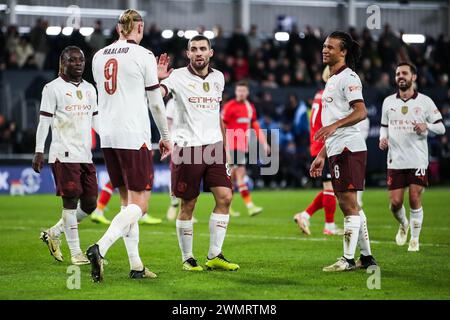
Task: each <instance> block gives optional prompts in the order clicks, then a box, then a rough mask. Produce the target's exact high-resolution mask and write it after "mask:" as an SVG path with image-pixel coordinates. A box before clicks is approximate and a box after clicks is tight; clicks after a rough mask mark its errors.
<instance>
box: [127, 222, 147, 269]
mask: <svg viewBox="0 0 450 320" xmlns="http://www.w3.org/2000/svg"><path fill="white" fill-rule="evenodd" d="M123 242H124V243H125V248H126V249H127V253H128V261H129V262H130V269H131V270H139V271H140V270H143V269H144V264H143V263H142V260H141V257H140V256H139V223H137V222H135V223H133V224H131V226H130V231H128V233H127V234H125V235H124V236H123Z"/></svg>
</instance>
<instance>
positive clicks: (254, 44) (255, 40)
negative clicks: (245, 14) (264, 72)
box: [248, 24, 262, 55]
mask: <svg viewBox="0 0 450 320" xmlns="http://www.w3.org/2000/svg"><path fill="white" fill-rule="evenodd" d="M248 44H249V48H250V54H251V55H254V54H256V52H257V51H258V49H259V48H261V44H262V40H261V38H260V37H259V34H258V26H257V25H254V24H252V25H251V27H250V31H249V33H248Z"/></svg>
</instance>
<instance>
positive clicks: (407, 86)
mask: <svg viewBox="0 0 450 320" xmlns="http://www.w3.org/2000/svg"><path fill="white" fill-rule="evenodd" d="M403 80H405V82H404V84H403V85H401V84H400V83H399V82H398V83H397V86H398V89H399V90H400V91H408V90H409V89H410V88H411V86H412V80H411V81H408V80H406V79H403Z"/></svg>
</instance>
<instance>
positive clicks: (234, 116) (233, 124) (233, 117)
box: [222, 99, 260, 152]
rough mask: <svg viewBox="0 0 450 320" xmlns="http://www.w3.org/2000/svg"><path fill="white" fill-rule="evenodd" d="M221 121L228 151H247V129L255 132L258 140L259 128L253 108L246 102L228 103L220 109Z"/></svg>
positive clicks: (234, 101)
mask: <svg viewBox="0 0 450 320" xmlns="http://www.w3.org/2000/svg"><path fill="white" fill-rule="evenodd" d="M222 120H223V122H224V124H225V128H226V131H227V146H228V149H229V150H239V151H244V152H247V151H248V138H249V133H250V132H249V131H248V130H249V129H250V128H253V129H255V130H256V135H257V137H258V138H259V134H260V128H259V125H258V121H257V117H256V109H255V106H254V105H253V104H252V103H250V102H248V101H244V102H238V101H236V100H235V99H233V100H230V101H228V102H227V103H226V104H225V105H224V106H223V108H222Z"/></svg>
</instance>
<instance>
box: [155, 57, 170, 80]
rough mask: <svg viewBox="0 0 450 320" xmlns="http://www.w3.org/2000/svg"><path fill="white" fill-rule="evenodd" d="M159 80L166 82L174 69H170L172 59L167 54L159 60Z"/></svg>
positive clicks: (157, 60)
mask: <svg viewBox="0 0 450 320" xmlns="http://www.w3.org/2000/svg"><path fill="white" fill-rule="evenodd" d="M156 62H157V69H158V80H159V81H161V80H164V79H166V78H167V77H169V76H170V74H171V73H172V71H173V68H170V69H169V64H170V57H169V55H168V54H167V53H163V54H161V55H160V56H159V57H158V58H157V59H156Z"/></svg>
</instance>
